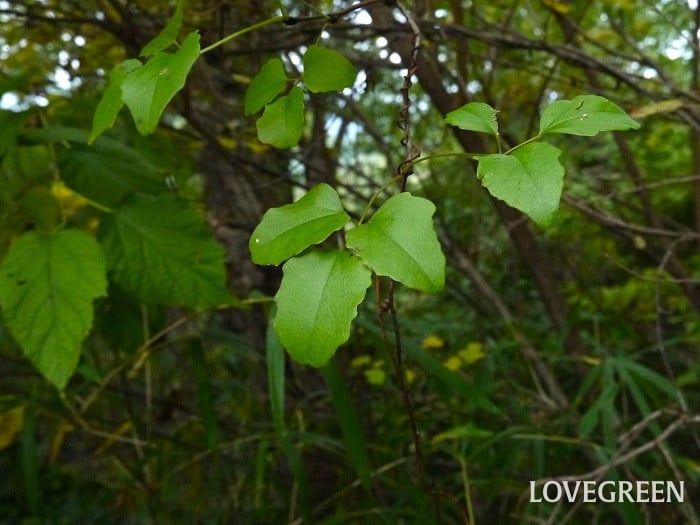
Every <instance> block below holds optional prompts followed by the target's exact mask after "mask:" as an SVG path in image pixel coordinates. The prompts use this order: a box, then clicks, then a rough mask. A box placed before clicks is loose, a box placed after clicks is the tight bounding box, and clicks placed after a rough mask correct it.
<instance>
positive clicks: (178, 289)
mask: <svg viewBox="0 0 700 525" xmlns="http://www.w3.org/2000/svg"><path fill="white" fill-rule="evenodd" d="M100 237H101V240H102V245H103V247H104V249H105V253H106V254H107V261H108V269H109V272H110V274H111V277H112V278H113V279H114V281H115V282H116V283H117V284H118V285H119V286H121V287H122V288H123V289H124V290H126V291H127V292H129V293H131V294H132V295H134V296H136V297H138V298H139V299H141V300H142V301H144V302H151V303H162V304H171V305H175V304H177V305H186V306H190V307H194V308H196V307H206V306H219V305H222V304H229V303H230V301H232V299H233V298H232V297H231V296H230V295H229V294H228V293H227V291H226V271H225V267H224V254H223V250H222V248H221V247H220V246H219V244H218V243H217V242H216V241H215V240H214V238H213V237H212V234H211V232H210V231H209V228H208V227H207V225H206V223H205V222H204V220H203V218H202V217H201V215H200V214H199V213H197V211H195V209H194V208H192V207H191V206H190V204H189V203H188V202H187V201H184V200H182V199H179V198H176V197H174V196H171V195H162V196H159V197H151V196H148V195H139V194H136V195H134V196H133V197H131V198H130V199H128V200H127V201H126V202H125V203H124V204H123V205H122V206H120V207H119V208H117V209H116V210H115V213H114V214H112V215H110V216H108V217H107V218H106V219H105V220H104V221H103V223H102V225H101V227H100Z"/></svg>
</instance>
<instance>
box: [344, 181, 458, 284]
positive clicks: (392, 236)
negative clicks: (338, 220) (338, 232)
mask: <svg viewBox="0 0 700 525" xmlns="http://www.w3.org/2000/svg"><path fill="white" fill-rule="evenodd" d="M433 213H435V205H434V204H433V203H432V202H430V201H429V200H426V199H423V198H421V197H414V196H413V195H411V194H410V193H405V192H404V193H399V194H398V195H394V196H393V197H391V198H390V199H388V200H387V201H386V202H385V203H384V204H383V205H382V206H381V207H380V208H379V210H377V212H376V213H375V214H374V215H373V216H372V218H371V219H370V220H369V221H368V222H367V223H366V224H363V225H361V226H358V227H357V228H353V229H351V230H350V231H348V232H347V245H348V248H351V249H353V250H356V251H357V254H358V255H359V256H360V258H362V260H363V261H364V263H365V264H366V265H367V266H369V267H370V268H371V269H372V270H374V271H375V272H376V273H377V274H379V275H386V276H389V277H391V278H392V279H394V280H395V281H399V282H401V283H403V284H405V285H406V286H408V287H409V288H414V289H416V290H423V291H425V292H428V293H436V292H439V291H440V290H442V288H443V287H444V286H445V256H444V255H443V253H442V249H441V248H440V243H439V242H438V238H437V234H436V233H435V228H434V227H433V219H432V216H433Z"/></svg>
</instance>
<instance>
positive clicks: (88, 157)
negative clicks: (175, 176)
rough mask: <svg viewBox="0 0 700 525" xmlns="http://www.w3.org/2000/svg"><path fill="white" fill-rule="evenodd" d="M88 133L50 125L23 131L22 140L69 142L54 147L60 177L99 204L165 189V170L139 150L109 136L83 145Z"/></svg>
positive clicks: (112, 202) (159, 191)
mask: <svg viewBox="0 0 700 525" xmlns="http://www.w3.org/2000/svg"><path fill="white" fill-rule="evenodd" d="M87 136H88V133H87V131H86V130H84V129H81V128H73V127H67V126H50V127H44V128H38V129H30V130H27V131H25V132H24V133H22V135H21V137H22V140H23V141H25V142H30V143H36V144H44V143H46V142H57V143H61V144H62V145H63V143H65V142H69V143H71V144H70V145H69V147H63V148H56V149H55V150H56V155H57V157H58V163H59V165H60V167H61V177H62V178H63V180H64V181H65V182H66V184H67V185H68V186H70V188H71V189H73V190H74V191H76V192H77V193H79V194H81V195H83V196H84V197H87V198H88V199H91V200H93V201H95V202H97V203H99V204H103V205H105V206H108V207H113V206H115V205H116V204H118V203H119V202H121V201H122V200H123V199H124V197H126V196H127V195H128V194H130V193H132V192H135V191H138V192H142V193H150V194H159V193H163V192H164V191H166V189H167V186H166V184H165V173H164V170H162V169H159V168H158V167H157V166H154V165H153V164H151V163H150V162H149V161H148V160H146V158H145V157H144V156H143V154H142V153H140V152H138V151H136V150H135V149H133V148H131V147H129V146H126V145H124V144H123V143H122V142H119V141H117V140H113V139H111V138H108V137H99V138H98V140H96V141H95V143H94V144H93V145H92V146H89V147H88V146H86V145H85V141H86V139H87Z"/></svg>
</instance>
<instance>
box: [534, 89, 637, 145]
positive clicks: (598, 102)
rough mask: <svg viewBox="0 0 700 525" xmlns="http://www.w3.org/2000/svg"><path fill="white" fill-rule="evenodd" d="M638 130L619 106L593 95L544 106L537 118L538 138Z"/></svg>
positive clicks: (589, 135)
mask: <svg viewBox="0 0 700 525" xmlns="http://www.w3.org/2000/svg"><path fill="white" fill-rule="evenodd" d="M625 129H639V123H638V122H636V121H635V120H632V119H631V118H630V117H629V115H627V113H625V112H624V111H623V110H622V109H621V108H620V107H619V106H617V105H615V104H613V103H612V102H610V101H609V100H608V99H606V98H604V97H599V96H597V95H580V96H578V97H576V98H574V99H573V100H559V101H557V102H554V103H552V104H550V105H549V106H547V107H546V108H545V109H544V111H543V112H542V117H541V118H540V135H544V134H545V133H568V134H570V135H583V136H586V137H592V136H593V135H597V134H598V133H600V132H601V131H612V130H625Z"/></svg>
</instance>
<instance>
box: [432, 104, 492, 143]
mask: <svg viewBox="0 0 700 525" xmlns="http://www.w3.org/2000/svg"><path fill="white" fill-rule="evenodd" d="M496 113H498V111H497V110H495V109H493V108H492V107H491V106H489V105H488V104H484V103H483V102H470V103H469V104H465V105H464V106H462V107H461V108H458V109H455V110H454V111H450V112H449V113H448V114H447V115H446V116H445V122H446V123H447V124H450V125H452V126H457V127H458V128H460V129H466V130H469V131H479V132H482V133H490V134H492V135H498V122H497V121H496Z"/></svg>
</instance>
